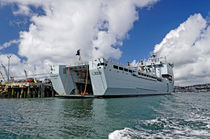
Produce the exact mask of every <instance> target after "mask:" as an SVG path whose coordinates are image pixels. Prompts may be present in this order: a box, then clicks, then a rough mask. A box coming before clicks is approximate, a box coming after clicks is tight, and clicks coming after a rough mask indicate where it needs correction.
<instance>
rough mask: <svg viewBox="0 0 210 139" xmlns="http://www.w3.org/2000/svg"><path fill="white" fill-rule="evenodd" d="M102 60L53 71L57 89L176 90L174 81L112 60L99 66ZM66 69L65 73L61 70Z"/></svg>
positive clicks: (106, 92) (69, 93)
mask: <svg viewBox="0 0 210 139" xmlns="http://www.w3.org/2000/svg"><path fill="white" fill-rule="evenodd" d="M101 62H103V59H101V60H100V59H99V61H97V60H95V61H90V62H89V63H88V64H86V65H82V66H70V67H64V66H59V67H58V68H57V69H59V70H57V72H56V73H52V75H51V80H52V82H54V83H53V87H54V89H55V90H56V92H57V93H58V94H59V96H60V97H66V98H93V97H96V98H110V97H134V96H151V95H167V94H171V93H172V91H173V81H169V80H167V79H161V80H158V79H156V78H151V77H148V76H141V75H138V74H134V72H133V71H132V72H129V71H124V70H119V69H113V66H114V65H115V63H113V62H109V63H108V65H107V66H106V67H104V66H100V65H99V64H98V63H101ZM64 70H66V73H64V72H61V71H64ZM55 74H56V75H57V76H54V75H55Z"/></svg>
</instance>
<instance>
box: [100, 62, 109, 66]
mask: <svg viewBox="0 0 210 139" xmlns="http://www.w3.org/2000/svg"><path fill="white" fill-rule="evenodd" d="M104 65H105V64H104V63H98V66H104ZM106 65H107V64H106Z"/></svg>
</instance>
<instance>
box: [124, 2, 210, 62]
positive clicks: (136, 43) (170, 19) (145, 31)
mask: <svg viewBox="0 0 210 139" xmlns="http://www.w3.org/2000/svg"><path fill="white" fill-rule="evenodd" d="M195 13H201V14H202V16H203V17H204V18H206V17H207V16H210V1H209V0H161V1H160V2H158V3H156V4H155V5H154V6H153V7H152V8H151V9H147V8H144V9H143V10H142V9H140V10H139V14H140V20H139V21H137V22H135V25H134V28H133V29H132V30H131V31H130V32H129V34H130V39H129V40H126V41H124V45H123V47H122V50H123V55H122V57H121V60H122V61H126V60H128V61H132V60H133V59H140V58H148V56H149V53H150V52H152V51H153V49H154V46H155V45H156V44H158V43H160V42H161V41H162V39H163V38H164V37H165V35H166V34H167V33H168V32H169V31H170V30H172V29H175V28H177V27H178V26H179V25H180V24H181V23H183V22H184V21H185V20H186V19H187V18H188V17H189V16H190V15H193V14H195Z"/></svg>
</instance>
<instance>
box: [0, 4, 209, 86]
mask: <svg viewBox="0 0 210 139" xmlns="http://www.w3.org/2000/svg"><path fill="white" fill-rule="evenodd" d="M1 2H3V5H1ZM148 2H150V3H152V6H151V5H150V4H149V3H148ZM100 5H102V6H101V7H100ZM103 5H106V6H104V7H103ZM133 6H134V7H135V8H134V9H133ZM45 12H47V13H45ZM136 12H137V13H138V18H139V19H138V20H136V18H137V16H136V14H135V13H136ZM97 13H98V14H97ZM209 21H210V1H209V0H133V1H129V0H127V1H126V0H122V1H121V0H113V1H97V2H96V1H93V0H88V1H82V0H81V1H74V0H71V1H70V0H62V1H57V0H51V1H50V3H49V1H48V0H43V1H42V2H39V1H36V0H29V1H25V0H1V1H0V63H4V64H5V65H6V64H7V58H5V57H6V56H5V55H4V54H14V55H13V56H12V58H11V62H13V64H15V63H16V64H17V65H16V66H14V68H13V69H11V72H13V73H14V74H15V73H17V70H18V71H21V72H20V74H22V73H23V72H22V71H23V68H24V69H27V68H28V71H29V72H31V73H38V71H34V69H40V71H39V72H40V73H42V72H43V71H45V72H48V70H49V69H48V68H49V65H50V64H60V63H63V64H64V63H65V64H66V63H72V62H75V61H76V60H77V57H76V56H75V53H76V50H78V49H81V53H82V56H83V58H84V59H90V58H95V57H106V58H110V57H111V58H113V59H117V60H118V61H120V62H122V63H127V62H128V61H130V62H131V61H133V60H140V59H147V58H148V57H149V54H150V52H153V51H154V48H155V49H156V52H158V53H159V55H160V56H168V57H169V58H168V59H169V60H170V61H171V62H173V63H174V64H175V67H174V73H175V78H176V80H177V82H178V81H180V83H181V84H182V83H184V82H186V80H188V81H195V82H201V81H205V82H210V73H209V72H208V71H209V70H210V66H209V62H210V53H208V51H209V52H210V46H209V44H210V26H209V23H210V22H209ZM97 29H98V30H97ZM171 31H173V32H171ZM166 35H167V36H168V38H167V37H166ZM125 36H128V37H125ZM177 36H178V37H177ZM21 37H22V38H21ZM12 40H15V41H16V40H17V41H19V42H20V43H13V44H12V45H11V46H9V47H7V48H4V49H1V48H2V46H3V45H4V44H5V43H6V42H11V41H12ZM163 40H164V41H163ZM121 42H123V43H121ZM119 44H122V46H120V45H119ZM155 46H157V47H155ZM96 48H97V49H96ZM16 56H17V57H16ZM198 66H199V67H203V68H200V69H199V71H198V70H197V69H198V68H197V67H198ZM30 67H32V68H31V70H30ZM34 67H36V68H34ZM46 67H47V68H46ZM183 67H185V68H183ZM45 68H46V69H45ZM186 73H187V74H186ZM192 78H193V79H192ZM204 78H205V79H204ZM190 83H192V82H190Z"/></svg>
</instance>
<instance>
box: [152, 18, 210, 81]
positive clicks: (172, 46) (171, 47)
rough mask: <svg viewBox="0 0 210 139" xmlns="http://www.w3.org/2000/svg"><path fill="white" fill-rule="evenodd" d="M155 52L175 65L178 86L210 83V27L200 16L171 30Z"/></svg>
mask: <svg viewBox="0 0 210 139" xmlns="http://www.w3.org/2000/svg"><path fill="white" fill-rule="evenodd" d="M154 52H155V53H157V54H158V55H159V56H166V57H167V60H168V61H171V62H173V63H174V65H175V67H174V74H175V79H176V82H175V84H177V85H191V84H198V83H207V82H210V72H209V71H210V64H209V63H210V26H209V24H208V20H207V19H204V18H203V17H202V15H201V14H194V15H192V16H190V17H189V18H188V19H187V20H186V21H185V22H184V23H182V24H180V26H179V27H178V28H176V29H174V30H171V31H170V32H169V33H168V34H167V35H166V36H165V38H164V39H163V40H162V42H161V43H160V44H157V45H156V46H155V49H154Z"/></svg>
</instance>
